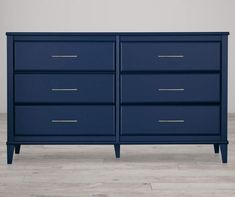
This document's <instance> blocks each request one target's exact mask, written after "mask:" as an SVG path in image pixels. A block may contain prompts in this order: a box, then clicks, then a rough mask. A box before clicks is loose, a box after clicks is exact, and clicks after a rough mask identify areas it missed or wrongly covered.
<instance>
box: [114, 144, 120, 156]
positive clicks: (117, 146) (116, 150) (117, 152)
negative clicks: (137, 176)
mask: <svg viewBox="0 0 235 197" xmlns="http://www.w3.org/2000/svg"><path fill="white" fill-rule="evenodd" d="M114 150H115V156H116V158H120V144H114Z"/></svg>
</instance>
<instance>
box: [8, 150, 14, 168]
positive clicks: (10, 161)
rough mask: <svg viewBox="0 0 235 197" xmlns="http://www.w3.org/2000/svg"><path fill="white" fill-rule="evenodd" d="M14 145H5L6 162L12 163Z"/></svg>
mask: <svg viewBox="0 0 235 197" xmlns="http://www.w3.org/2000/svg"><path fill="white" fill-rule="evenodd" d="M13 154H14V145H7V164H12V159H13Z"/></svg>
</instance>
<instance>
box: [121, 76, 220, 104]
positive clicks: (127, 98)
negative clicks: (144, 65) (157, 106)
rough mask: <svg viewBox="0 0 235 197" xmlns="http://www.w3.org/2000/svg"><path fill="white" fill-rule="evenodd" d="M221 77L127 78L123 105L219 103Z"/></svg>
mask: <svg viewBox="0 0 235 197" xmlns="http://www.w3.org/2000/svg"><path fill="white" fill-rule="evenodd" d="M219 101H220V75H219V74H157V75H154V74H151V75H150V74H149V75H142V74H138V75H137V74H135V75H130V74H125V75H122V76H121V102H122V103H130V102H219Z"/></svg>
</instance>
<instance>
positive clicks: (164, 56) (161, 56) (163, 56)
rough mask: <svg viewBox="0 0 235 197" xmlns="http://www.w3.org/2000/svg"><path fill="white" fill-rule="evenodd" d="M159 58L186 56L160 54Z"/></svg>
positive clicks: (180, 56)
mask: <svg viewBox="0 0 235 197" xmlns="http://www.w3.org/2000/svg"><path fill="white" fill-rule="evenodd" d="M158 58H184V55H158Z"/></svg>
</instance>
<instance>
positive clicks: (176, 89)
mask: <svg viewBox="0 0 235 197" xmlns="http://www.w3.org/2000/svg"><path fill="white" fill-rule="evenodd" d="M158 91H184V88H159V89H158Z"/></svg>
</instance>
